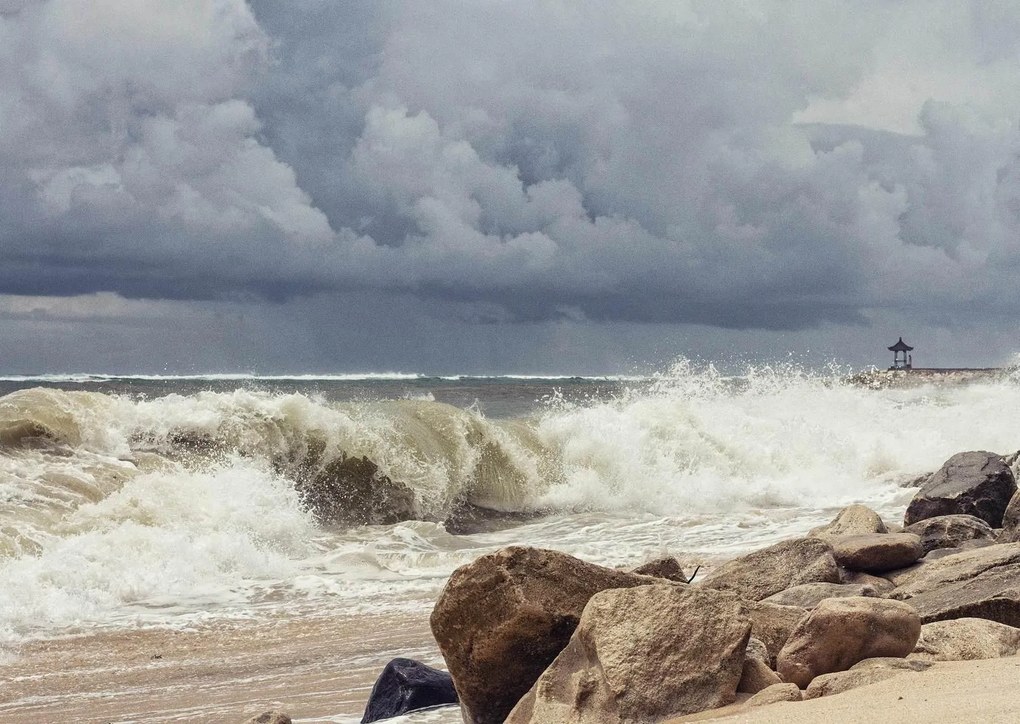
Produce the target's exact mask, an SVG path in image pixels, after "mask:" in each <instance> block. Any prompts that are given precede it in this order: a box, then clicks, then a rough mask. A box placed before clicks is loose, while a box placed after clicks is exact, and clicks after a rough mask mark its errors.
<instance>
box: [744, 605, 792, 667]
mask: <svg viewBox="0 0 1020 724" xmlns="http://www.w3.org/2000/svg"><path fill="white" fill-rule="evenodd" d="M740 612H741V613H742V614H743V615H745V616H747V618H749V619H750V620H751V635H752V636H754V638H755V639H757V640H759V641H761V643H763V644H764V645H765V650H766V651H767V652H768V656H769V658H768V665H769V666H770V667H771V668H775V665H776V657H777V656H778V655H779V652H780V651H781V650H782V649H783V646H785V645H786V642H787V641H788V640H789V638H790V634H792V633H793V630H794V629H795V628H797V624H798V623H800V620H801V619H802V618H804V616H805V615H807V609H806V608H801V607H800V606H781V605H779V604H775V603H768V602H766V601H740Z"/></svg>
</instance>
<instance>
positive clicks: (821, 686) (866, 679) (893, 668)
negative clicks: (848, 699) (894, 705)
mask: <svg viewBox="0 0 1020 724" xmlns="http://www.w3.org/2000/svg"><path fill="white" fill-rule="evenodd" d="M930 666H931V664H930V663H929V662H927V661H911V660H909V659H899V658H888V657H881V658H872V659H865V660H864V661H861V662H859V663H857V664H854V665H853V666H851V667H850V669H849V670H848V671H837V672H834V673H831V674H822V675H821V676H819V677H816V678H815V679H814V680H813V681H812V682H811V683H810V684H809V685H808V688H807V690H806V691H805V692H804V698H805V699H817V698H818V697H820V696H831V695H833V694H840V693H842V692H844V691H849V690H850V689H856V688H857V687H859V686H866V685H868V684H875V683H877V682H879V681H884V680H886V679H890V678H892V677H893V676H896V675H897V674H901V673H903V672H910V671H924V670H925V669H927V668H929V667H930Z"/></svg>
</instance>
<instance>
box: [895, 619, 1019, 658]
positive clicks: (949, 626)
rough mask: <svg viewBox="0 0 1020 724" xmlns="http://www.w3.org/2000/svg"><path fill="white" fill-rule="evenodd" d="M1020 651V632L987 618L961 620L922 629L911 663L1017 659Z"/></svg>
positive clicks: (939, 623)
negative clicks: (1007, 657) (1015, 657)
mask: <svg viewBox="0 0 1020 724" xmlns="http://www.w3.org/2000/svg"><path fill="white" fill-rule="evenodd" d="M1018 651H1020V628H1014V627H1012V626H1006V625H1005V624H1001V623H998V622H996V621H989V620H988V619H984V618H957V619H953V620H951V621H935V622H933V623H926V624H924V625H923V626H921V637H920V638H919V639H918V640H917V645H916V646H915V647H914V652H913V653H912V654H910V658H911V659H921V660H924V661H972V660H974V659H998V658H1001V657H1003V656H1015V655H1016V653H1017V652H1018Z"/></svg>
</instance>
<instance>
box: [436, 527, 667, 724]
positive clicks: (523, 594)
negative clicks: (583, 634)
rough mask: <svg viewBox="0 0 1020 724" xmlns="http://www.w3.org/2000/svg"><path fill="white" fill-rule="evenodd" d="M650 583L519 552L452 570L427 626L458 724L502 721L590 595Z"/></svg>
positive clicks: (547, 554)
mask: <svg viewBox="0 0 1020 724" xmlns="http://www.w3.org/2000/svg"><path fill="white" fill-rule="evenodd" d="M656 581H659V582H661V579H653V578H650V577H648V576H640V575H637V574H634V573H627V572H625V571H617V570H613V569H611V568H603V567H602V566H596V565H593V564H591V563H585V562H584V561H581V560H578V559H577V558H574V557H573V556H568V555H566V554H564V553H559V552H557V551H550V550H542V549H538V548H526V547H522V546H511V547H509V548H504V549H502V550H500V551H497V552H495V553H492V554H489V555H486V556H482V557H481V558H478V559H477V560H475V561H474V562H472V563H469V564H468V565H466V566H461V567H460V568H458V569H457V570H456V571H454V572H453V575H451V576H450V579H449V581H447V583H446V587H445V588H444V589H443V592H442V593H441V594H440V596H439V600H438V601H437V602H436V606H435V608H434V609H433V611H432V617H431V625H432V633H433V635H434V636H435V639H436V642H437V643H438V644H439V649H440V651H442V653H443V658H445V659H446V665H447V667H448V668H449V670H450V674H451V675H452V676H453V683H454V685H455V686H456V688H457V694H458V695H459V697H460V702H461V711H462V713H463V717H464V721H465V722H467V723H468V724H475V723H485V724H488V723H489V722H493V723H496V722H502V721H503V720H504V719H505V718H506V716H507V714H509V713H510V710H511V709H512V708H513V707H514V705H515V704H516V703H517V702H518V700H519V699H520V698H521V697H522V696H524V694H525V693H527V691H528V689H530V688H531V686H532V684H534V683H535V681H536V680H537V679H538V677H539V675H540V674H541V673H542V672H543V671H545V669H546V667H547V666H549V664H551V663H552V661H553V659H555V658H556V656H557V654H559V652H560V651H562V650H563V647H564V646H566V645H567V642H568V641H569V640H570V636H571V634H573V633H574V629H575V628H576V627H577V623H578V621H579V620H580V618H581V612H582V611H583V610H584V607H585V605H586V604H587V603H588V600H589V599H590V598H591V597H592V596H593V595H595V594H596V593H598V592H599V591H603V590H606V589H611V588H627V587H631V586H644V585H648V584H650V583H655V582H656ZM669 585H677V586H679V585H680V584H669ZM681 587H684V586H681ZM684 588H685V587H684Z"/></svg>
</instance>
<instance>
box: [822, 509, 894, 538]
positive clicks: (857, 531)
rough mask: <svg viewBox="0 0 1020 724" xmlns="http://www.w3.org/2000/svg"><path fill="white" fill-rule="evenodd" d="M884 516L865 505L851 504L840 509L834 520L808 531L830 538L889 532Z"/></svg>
mask: <svg viewBox="0 0 1020 724" xmlns="http://www.w3.org/2000/svg"><path fill="white" fill-rule="evenodd" d="M888 532H889V531H888V529H887V528H886V527H885V523H883V522H882V517H881V516H880V515H879V514H878V513H876V512H875V511H873V510H872V509H871V508H868V507H867V506H864V505H850V506H847V507H846V508H843V510H841V511H839V513H838V514H837V515H836V517H835V518H833V519H832V522H831V523H829V524H827V525H823V526H821V527H818V528H813V529H812V530H811V532H809V533H808V535H810V536H815V537H822V538H830V537H834V536H843V535H866V534H868V533H888Z"/></svg>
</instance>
